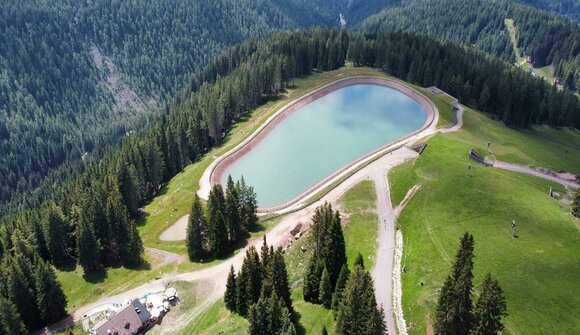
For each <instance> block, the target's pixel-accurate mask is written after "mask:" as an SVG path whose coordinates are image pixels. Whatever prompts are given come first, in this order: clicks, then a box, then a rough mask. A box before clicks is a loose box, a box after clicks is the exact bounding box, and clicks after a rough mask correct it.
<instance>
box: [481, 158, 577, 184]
mask: <svg viewBox="0 0 580 335" xmlns="http://www.w3.org/2000/svg"><path fill="white" fill-rule="evenodd" d="M493 167H494V168H498V169H503V170H508V171H513V172H519V173H525V174H529V175H531V176H535V177H538V178H542V179H546V180H549V181H553V182H556V183H558V184H562V185H564V186H567V187H570V188H573V189H577V188H580V184H578V183H576V182H574V181H571V180H568V179H563V178H560V177H557V176H554V175H551V174H546V173H543V172H541V171H538V170H535V169H532V168H530V167H527V166H523V165H517V164H512V163H506V162H502V161H495V162H494V163H493Z"/></svg>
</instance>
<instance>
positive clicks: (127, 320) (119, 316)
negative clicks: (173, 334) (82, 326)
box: [93, 304, 148, 335]
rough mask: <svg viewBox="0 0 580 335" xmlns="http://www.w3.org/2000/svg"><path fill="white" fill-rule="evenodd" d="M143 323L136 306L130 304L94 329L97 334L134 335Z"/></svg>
mask: <svg viewBox="0 0 580 335" xmlns="http://www.w3.org/2000/svg"><path fill="white" fill-rule="evenodd" d="M145 311H147V309H145ZM141 313H143V312H141ZM147 313H148V312H147ZM142 325H143V323H142V321H141V318H140V317H139V315H138V314H137V312H136V311H135V307H134V306H133V304H129V305H127V306H125V307H123V309H121V310H119V311H118V312H117V313H116V314H115V315H113V316H112V317H111V318H110V319H108V320H104V321H103V322H102V323H100V324H97V325H96V326H95V327H94V328H93V331H94V333H95V334H96V335H132V334H136V333H137V331H138V330H139V328H141V326H142Z"/></svg>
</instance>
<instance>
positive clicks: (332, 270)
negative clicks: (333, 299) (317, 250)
mask: <svg viewBox="0 0 580 335" xmlns="http://www.w3.org/2000/svg"><path fill="white" fill-rule="evenodd" d="M323 241H324V242H323V244H324V246H323V248H322V254H321V257H322V259H323V260H324V264H325V267H326V269H327V270H328V277H329V279H330V284H331V288H334V286H335V285H336V280H337V279H338V275H339V274H340V270H341V269H342V266H343V265H345V264H346V246H345V242H344V235H343V233H342V227H341V224H340V215H339V213H338V211H336V212H335V213H334V215H333V218H332V220H331V222H330V225H329V227H328V228H327V232H326V236H325V237H324V238H323Z"/></svg>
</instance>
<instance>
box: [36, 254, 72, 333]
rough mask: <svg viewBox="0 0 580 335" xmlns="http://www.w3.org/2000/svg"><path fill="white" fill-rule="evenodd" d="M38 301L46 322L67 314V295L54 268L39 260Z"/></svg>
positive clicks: (37, 272) (56, 319)
mask: <svg viewBox="0 0 580 335" xmlns="http://www.w3.org/2000/svg"><path fill="white" fill-rule="evenodd" d="M35 283H36V303H37V305H38V309H39V310H40V316H41V317H42V320H43V321H44V322H45V323H46V324H51V323H54V322H56V321H59V320H60V319H62V318H63V317H65V316H66V303H67V302H66V297H65V295H64V293H63V291H62V288H61V287H60V284H59V283H58V281H57V279H56V275H55V273H54V271H53V270H52V268H51V267H50V266H49V265H48V264H46V263H45V262H43V261H42V260H39V262H38V263H37V265H36V271H35Z"/></svg>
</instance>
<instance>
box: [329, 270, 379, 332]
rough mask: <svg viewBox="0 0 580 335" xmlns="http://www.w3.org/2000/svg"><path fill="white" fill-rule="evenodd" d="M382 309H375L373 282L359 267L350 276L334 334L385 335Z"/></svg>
mask: <svg viewBox="0 0 580 335" xmlns="http://www.w3.org/2000/svg"><path fill="white" fill-rule="evenodd" d="M383 319H384V315H383V314H382V309H379V308H378V307H377V301H376V298H375V292H374V286H373V280H372V278H371V276H370V274H369V273H368V272H367V271H365V270H364V268H363V267H361V266H360V265H356V266H355V267H354V269H353V271H352V273H351V274H350V276H349V278H348V281H347V284H346V287H345V289H344V296H343V298H342V301H341V303H340V308H339V310H338V316H337V321H336V325H335V333H336V334H337V335H346V334H373V335H383V334H386V326H385V324H384V322H383Z"/></svg>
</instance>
